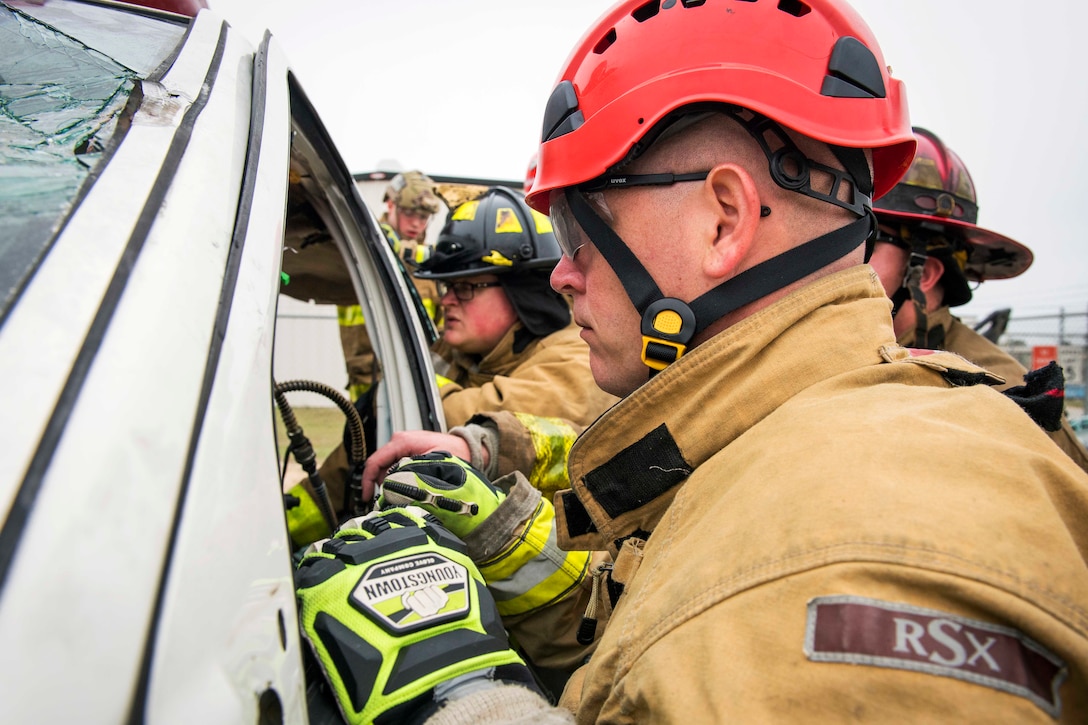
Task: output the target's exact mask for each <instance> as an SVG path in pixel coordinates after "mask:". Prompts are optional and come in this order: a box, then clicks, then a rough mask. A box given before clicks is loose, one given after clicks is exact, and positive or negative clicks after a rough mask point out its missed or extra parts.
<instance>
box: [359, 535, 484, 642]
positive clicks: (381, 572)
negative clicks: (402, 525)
mask: <svg viewBox="0 0 1088 725" xmlns="http://www.w3.org/2000/svg"><path fill="white" fill-rule="evenodd" d="M469 580H470V575H469V572H468V569H467V568H465V567H464V566H463V565H461V564H458V563H457V562H455V561H452V560H450V559H447V558H446V557H445V556H442V555H441V554H435V553H426V554H415V555H411V556H402V557H397V558H394V559H388V560H386V561H383V562H380V563H377V564H373V565H371V566H369V567H368V568H367V570H366V573H364V574H363V577H362V578H361V579H360V580H359V583H358V584H357V585H356V586H355V589H354V590H353V591H352V593H351V601H352V604H353V605H355V607H356V608H358V609H359V610H360V611H362V612H363V613H365V614H366V615H367V616H369V617H370V618H371V619H372V620H374V622H375V623H376V624H378V625H379V626H380V627H382V629H385V630H386V631H387V632H391V633H393V634H404V633H406V632H413V631H415V630H418V629H422V628H424V627H432V626H434V625H436V624H441V623H444V622H452V621H455V620H458V619H462V618H464V617H465V616H466V615H467V614H468V613H469V609H470V604H471V602H470V600H469V597H470V596H471V595H470V594H469V583H470V582H469Z"/></svg>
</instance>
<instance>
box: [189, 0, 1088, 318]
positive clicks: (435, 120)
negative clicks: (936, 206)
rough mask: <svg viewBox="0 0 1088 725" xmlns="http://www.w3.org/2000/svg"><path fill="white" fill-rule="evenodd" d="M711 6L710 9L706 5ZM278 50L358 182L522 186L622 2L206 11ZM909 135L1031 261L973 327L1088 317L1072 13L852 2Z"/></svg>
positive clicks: (986, 296) (267, 1)
mask: <svg viewBox="0 0 1088 725" xmlns="http://www.w3.org/2000/svg"><path fill="white" fill-rule="evenodd" d="M710 1H716V0H710ZM208 2H209V5H211V7H212V9H214V10H216V11H217V12H219V13H220V14H221V15H223V16H224V17H225V18H226V19H227V20H228V21H230V22H231V24H232V25H233V26H234V27H236V28H238V29H240V30H241V31H242V33H243V34H245V35H246V36H247V37H249V38H250V40H252V41H253V42H254V43H256V42H257V41H259V40H260V37H261V35H262V33H263V30H264V28H268V29H270V30H271V31H272V34H273V36H274V37H275V38H276V40H277V41H278V43H279V45H280V46H281V47H282V48H283V50H284V51H285V53H286V55H287V58H288V60H289V61H290V63H291V65H292V67H293V68H294V70H295V72H296V74H297V75H298V77H299V79H300V81H301V82H302V85H303V87H304V88H305V90H306V93H307V95H308V96H309V97H310V100H311V101H312V102H313V104H314V105H315V106H316V108H317V111H318V113H319V114H320V115H321V116H322V119H323V120H324V122H325V125H326V126H327V127H328V129H329V132H330V133H331V134H332V137H333V140H334V141H335V142H336V144H337V146H338V147H339V149H340V151H341V153H342V154H343V155H344V159H345V161H346V162H347V165H348V167H349V168H350V169H352V170H353V171H356V172H361V171H368V170H372V169H376V168H391V167H392V168H398V167H399V168H402V169H411V168H419V169H422V170H423V171H425V172H428V173H433V174H443V175H450V176H471V177H485V178H500V179H521V178H523V177H524V174H525V170H526V166H527V164H528V161H529V158H530V156H531V155H532V153H533V152H534V151H535V146H536V143H537V142H538V139H539V133H540V124H541V120H542V117H543V112H544V104H545V102H546V101H547V98H548V95H549V93H550V91H551V89H552V86H553V85H554V83H555V79H556V76H557V75H558V73H559V71H560V70H561V67H562V65H563V63H564V61H565V60H566V58H567V55H568V54H569V53H570V51H571V50H572V49H573V47H574V45H575V44H576V42H577V41H578V39H579V38H580V37H581V36H582V34H583V33H584V32H585V31H586V30H587V29H588V28H589V27H590V25H591V24H592V23H593V21H594V20H596V18H597V17H599V16H600V15H601V14H602V13H603V12H604V11H605V10H607V9H608V8H609V7H611V6H612V4H613V2H612V0H457V1H456V2H451V1H450V0H396V1H385V0H292V1H291V2H287V1H286V0H208ZM852 3H853V5H854V7H855V8H857V9H858V11H859V12H860V13H861V15H862V16H863V17H864V18H865V19H866V21H867V22H868V23H869V25H870V27H871V28H872V29H873V31H874V33H875V34H876V36H877V38H878V39H879V41H880V43H881V47H882V49H883V51H884V56H885V59H886V60H887V62H888V63H889V64H890V65H891V66H892V69H893V72H894V74H895V75H896V76H897V77H899V78H900V79H902V80H903V81H904V82H905V83H906V86H907V95H908V99H909V102H910V109H911V119H912V123H913V124H914V125H916V126H923V127H925V128H928V129H930V130H931V131H933V132H935V133H936V134H938V135H939V136H940V137H942V138H943V139H944V141H945V142H946V143H947V144H948V146H949V147H950V148H952V149H953V150H954V151H956V152H957V153H958V154H959V155H960V156H961V157H962V158H963V160H964V162H965V163H966V164H967V167H968V169H969V170H970V172H971V175H972V177H973V178H974V181H975V185H976V187H977V189H978V195H979V207H980V213H979V222H980V226H983V227H986V228H989V229H993V230H995V231H998V232H1001V233H1002V234H1005V235H1007V236H1009V237H1012V238H1013V239H1015V240H1017V241H1019V242H1021V243H1023V244H1026V245H1027V246H1028V247H1030V248H1031V249H1032V251H1033V252H1034V253H1035V263H1034V265H1033V266H1032V267H1031V268H1030V269H1029V270H1028V271H1027V272H1025V273H1024V274H1023V275H1022V276H1020V277H1018V278H1016V279H1013V280H995V281H991V282H988V283H985V284H983V285H982V286H981V287H980V288H979V289H978V290H976V291H975V295H974V299H973V300H972V301H971V303H969V304H968V305H966V306H964V307H960V308H957V313H958V314H962V315H965V316H975V317H979V318H980V317H982V316H985V315H986V314H987V313H989V312H990V311H991V310H993V309H995V308H998V307H1012V308H1013V314H1014V316H1023V315H1030V314H1049V313H1056V312H1057V310H1058V308H1059V307H1065V309H1066V311H1067V312H1078V313H1085V312H1088V240H1086V239H1085V234H1084V232H1083V231H1082V222H1081V215H1082V213H1083V210H1085V209H1086V208H1088V143H1086V142H1085V139H1084V134H1085V132H1086V131H1085V118H1086V116H1088V113H1086V112H1088V80H1086V79H1085V74H1084V62H1083V52H1082V46H1083V44H1084V43H1085V41H1084V39H1083V37H1081V34H1082V33H1083V29H1084V28H1085V27H1088V4H1085V3H1083V2H1079V1H1077V0H1045V2H1040V3H1024V2H1019V1H1014V0H852Z"/></svg>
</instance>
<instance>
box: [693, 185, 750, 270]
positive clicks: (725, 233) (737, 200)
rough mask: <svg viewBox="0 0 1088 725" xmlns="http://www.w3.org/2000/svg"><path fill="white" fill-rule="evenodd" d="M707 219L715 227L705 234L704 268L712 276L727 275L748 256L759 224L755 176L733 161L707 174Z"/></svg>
mask: <svg viewBox="0 0 1088 725" xmlns="http://www.w3.org/2000/svg"><path fill="white" fill-rule="evenodd" d="M705 188H706V190H707V194H708V196H707V201H708V203H709V204H710V205H711V207H710V208H711V212H712V213H711V214H710V215H709V216H708V218H707V219H708V223H710V222H713V223H714V224H715V227H714V228H713V229H711V230H709V233H708V234H707V238H708V239H709V240H710V242H711V244H710V248H709V249H708V250H707V253H706V255H705V257H704V259H705V261H704V272H705V273H706V274H707V275H709V276H711V277H716V278H725V277H731V276H733V275H735V274H736V273H737V269H738V267H739V266H740V265H741V264H742V263H743V262H744V261H745V259H746V258H747V257H748V255H749V252H750V251H751V249H752V244H753V242H754V241H755V236H756V230H757V229H758V227H759V220H760V203H759V190H758V189H757V188H756V183H755V180H754V179H752V176H751V175H750V174H749V173H748V172H747V171H746V170H745V169H744V168H743V167H741V166H738V165H737V164H721V165H719V166H715V167H714V168H713V169H711V171H710V173H709V174H708V175H707V180H706V186H705Z"/></svg>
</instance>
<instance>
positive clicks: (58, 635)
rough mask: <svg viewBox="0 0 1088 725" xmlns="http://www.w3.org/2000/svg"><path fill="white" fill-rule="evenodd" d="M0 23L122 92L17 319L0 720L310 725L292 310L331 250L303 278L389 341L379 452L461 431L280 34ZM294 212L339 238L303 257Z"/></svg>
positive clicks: (71, 8)
mask: <svg viewBox="0 0 1088 725" xmlns="http://www.w3.org/2000/svg"><path fill="white" fill-rule="evenodd" d="M0 10H3V11H4V14H3V15H0V33H2V32H4V31H5V28H6V29H9V30H13V32H18V33H21V34H22V35H21V37H26V38H31V39H32V40H34V41H35V42H37V40H38V39H40V41H41V42H40V44H39V45H40V48H54V49H56V51H57V57H58V58H60V59H62V60H68V61H72V62H73V63H74V64H76V65H79V67H89V68H96V69H101V68H105V69H106V72H105V73H104V77H105V78H106V79H107V80H110V81H111V82H114V81H115V82H116V84H115V85H116V86H117V87H118V88H122V89H123V90H122V91H119V92H115V91H111V93H112V95H109V94H107V96H108V97H107V101H108V102H107V103H106V105H105V106H103V108H107V110H109V113H107V114H106V115H108V116H109V119H110V123H111V124H113V126H111V127H110V128H108V129H106V130H104V131H100V132H91V133H89V135H88V136H87V137H86V138H88V139H90V140H91V141H94V142H95V143H99V142H100V144H101V146H100V147H99V146H95V145H93V144H92V145H87V144H85V143H83V142H81V143H80V144H74V146H75V147H78V148H77V149H76V150H77V153H74V154H70V155H69V156H73V155H74V156H76V157H77V161H78V162H79V163H81V164H82V165H83V167H84V168H89V169H90V171H89V172H88V173H87V174H85V175H84V177H85V178H82V177H81V178H80V179H79V180H77V182H75V184H74V185H73V187H72V189H73V193H72V194H71V195H69V196H68V197H66V203H67V206H65V207H63V208H61V209H60V212H59V214H60V217H59V219H60V222H59V223H58V224H57V225H56V227H55V228H50V229H46V230H44V231H41V230H39V231H41V233H40V234H37V236H36V237H35V239H43V240H44V241H42V242H41V243H40V244H38V245H37V246H34V245H28V246H29V247H30V248H31V251H32V252H33V254H31V255H30V257H29V261H28V262H27V263H26V264H25V265H24V267H23V268H22V269H23V270H24V271H23V273H21V274H20V276H18V277H17V278H16V279H15V280H14V282H13V283H12V285H11V291H10V292H8V293H7V294H6V296H5V298H4V300H5V301H4V306H3V308H2V309H0V371H2V372H3V375H0V379H3V380H4V383H3V385H4V400H5V401H7V402H8V403H9V406H8V408H7V410H6V411H5V414H4V416H3V419H2V422H3V433H4V437H5V440H6V441H7V442H8V446H9V447H8V448H7V449H6V452H7V454H8V455H6V456H4V457H0V500H2V501H3V502H4V504H5V508H6V510H7V515H6V517H5V519H4V521H3V527H2V528H0V671H3V672H4V673H5V683H6V687H5V691H6V693H7V694H6V695H5V697H3V698H0V721H3V722H51V721H59V720H62V719H72V718H78V719H79V720H80V721H81V722H97V721H101V722H118V721H121V720H151V721H155V722H167V721H179V722H234V721H239V722H244V721H251V722H252V721H263V722H280V721H286V722H304V721H305V720H306V717H307V715H306V711H305V700H304V692H303V678H302V655H301V645H300V640H299V637H298V633H297V627H296V624H295V622H296V619H295V604H294V595H293V587H292V578H291V574H292V567H291V553H292V552H291V551H290V547H289V542H288V538H287V536H286V530H285V522H284V515H283V508H282V507H283V502H282V496H281V481H280V471H279V467H278V463H279V460H280V457H281V454H282V451H279V450H277V447H276V442H275V430H274V415H275V414H276V413H275V411H274V406H273V401H272V388H273V384H274V380H273V375H272V359H273V351H274V347H275V345H276V344H277V337H276V308H277V302H278V300H279V298H280V295H281V293H282V292H283V291H284V290H290V288H291V285H292V284H294V285H295V287H294V291H296V292H297V291H298V290H300V289H301V290H305V285H304V284H301V283H302V282H304V281H305V276H304V275H302V274H298V269H297V262H298V261H299V260H300V259H304V258H305V259H307V260H308V259H310V255H311V254H314V253H316V252H317V250H321V252H322V254H323V255H324V256H323V259H324V262H323V264H322V265H318V267H319V269H323V270H324V272H322V273H320V274H316V275H315V276H313V277H312V278H311V279H309V281H308V283H307V284H310V285H311V287H312V288H313V290H316V291H317V292H318V295H319V296H320V295H322V294H334V295H335V296H337V297H339V296H342V295H347V296H349V297H351V298H353V300H354V301H356V302H358V303H359V304H361V305H362V306H363V308H364V310H365V312H366V314H367V315H368V325H370V326H371V327H372V330H373V337H374V342H375V349H376V351H377V353H378V355H379V357H380V359H381V360H382V365H383V375H384V378H383V384H382V386H381V394H380V396H379V399H378V408H379V415H378V416H377V424H378V439H379V441H381V440H384V439H385V438H387V437H388V436H389V435H390V434H391V433H392V432H393V431H395V430H399V429H402V428H429V429H440V428H441V427H442V425H443V421H442V416H441V408H440V405H439V401H438V396H437V391H436V389H435V386H434V382H433V377H434V376H433V370H432V369H431V367H430V358H429V355H428V352H427V349H426V337H425V334H424V332H423V330H422V328H421V325H420V323H419V319H418V317H417V315H416V314H415V312H414V310H413V309H412V304H411V300H410V295H409V292H408V289H407V285H406V282H405V280H404V278H403V275H402V274H401V273H400V271H399V269H398V265H397V264H396V260H395V259H394V258H393V256H392V254H391V251H390V250H389V249H388V246H387V245H386V243H385V241H384V239H383V238H382V236H381V233H380V230H379V229H378V227H377V224H376V222H375V220H374V217H373V215H372V214H371V213H370V212H369V211H368V210H367V209H366V208H365V206H364V205H363V204H362V203H361V200H360V199H359V197H358V194H357V192H356V191H355V189H354V185H353V183H352V179H351V176H350V174H349V173H348V172H347V170H346V167H345V165H344V163H343V161H342V159H341V158H340V156H339V154H338V153H337V152H336V150H335V148H334V146H333V145H332V143H331V141H330V140H329V138H328V135H327V133H326V132H325V130H324V128H323V126H322V124H321V122H320V120H319V118H318V117H317V114H316V113H315V111H314V109H313V108H312V106H311V105H310V104H309V102H308V101H307V99H306V97H305V94H304V93H303V92H302V90H301V88H300V87H299V85H298V83H297V82H296V80H295V79H294V78H293V77H292V75H291V73H290V70H289V68H288V65H287V62H286V60H285V59H284V58H283V57H282V55H281V54H280V53H279V52H278V51H277V50H276V48H275V43H274V42H273V41H272V40H271V39H269V38H265V39H264V42H263V43H262V44H261V46H260V48H258V49H256V50H255V49H254V48H252V47H251V46H250V44H249V43H248V42H247V41H246V40H245V39H243V38H241V37H240V36H239V35H238V34H237V33H236V32H234V31H233V30H232V29H231V28H230V27H229V25H227V24H226V23H225V22H224V21H223V20H222V19H221V18H218V17H216V16H215V15H214V14H213V13H210V12H207V11H202V12H201V13H200V15H198V16H197V18H196V19H195V20H194V21H192V22H191V23H190V22H185V21H183V19H179V18H175V17H167V16H164V15H162V14H160V13H155V12H152V11H146V12H131V11H124V10H122V9H120V7H119V6H117V5H116V4H105V3H104V4H102V5H99V4H96V3H88V2H80V3H73V2H64V1H63V0H47V1H46V2H45V3H44V4H43V3H40V2H5V3H4V5H3V7H2V8H0ZM5 23H7V24H6V25H5ZM153 37H154V38H158V40H157V41H155V42H151V41H150V40H149V39H151V38H153ZM145 44H148V45H153V46H154V47H155V48H156V49H157V51H158V53H159V56H160V57H158V58H157V61H156V62H154V63H152V62H150V61H149V60H147V58H155V57H156V56H155V54H153V53H151V54H148V55H147V58H145V59H144V60H143V64H142V65H141V64H140V63H138V62H137V61H138V60H140V59H138V58H137V59H135V60H134V59H133V58H132V49H133V48H134V47H137V46H143V45H145ZM3 47H4V48H10V47H12V46H11V45H10V44H8V45H4V46H3ZM34 47H35V48H37V47H38V46H34ZM4 52H6V51H4V50H0V55H3V53H4ZM42 52H45V51H42ZM111 54H114V55H118V56H120V55H122V54H127V55H126V56H125V58H124V60H123V61H122V60H118V58H115V57H112V55H111ZM137 66H138V67H137ZM59 72H61V73H62V74H65V73H69V70H62V71H59ZM95 72H96V73H97V72H98V71H97V70H96V71H95ZM99 75H102V74H101V73H99ZM91 76H94V73H92V74H91ZM7 77H8V76H5V78H7ZM94 77H96V78H98V76H94ZM59 80H61V81H64V82H63V83H60V84H59V85H60V86H63V87H64V88H65V89H67V90H69V91H70V90H71V89H72V88H73V87H77V86H78V87H81V88H82V87H83V85H85V84H84V83H83V81H84V80H86V79H83V80H78V79H77V80H76V81H72V79H70V78H68V77H67V76H64V77H63V78H60V79H59ZM99 80H101V78H99ZM70 81H72V82H70ZM96 82H97V81H96ZM81 84H82V85H81ZM97 87H98V86H96V88H97ZM53 90H54V89H52V88H51V89H50V92H52V91H53ZM96 92H97V91H96ZM46 95H48V94H46ZM100 95H101V94H100ZM97 97H98V96H95V98H97ZM110 104H114V105H110ZM115 106H116V107H115ZM29 117H30V114H28V118H29ZM35 118H36V116H35ZM54 137H56V134H54ZM81 138H83V137H81ZM45 147H47V146H43V145H39V146H38V147H36V148H45ZM92 157H93V158H92ZM70 160H71V159H70V158H68V157H67V156H66V157H65V159H64V163H65V164H67V163H68V162H69V161H70ZM14 167H15V168H22V167H18V166H17V165H16V166H14ZM11 188H12V187H3V189H4V190H5V191H6V192H10V191H11ZM20 188H21V187H20ZM46 196H48V194H47V195H46ZM0 201H10V196H9V197H3V194H2V193H0ZM18 203H23V201H21V200H17V202H16V204H18ZM300 204H305V205H308V206H309V207H310V208H312V209H314V210H315V214H314V215H313V216H312V217H310V218H311V222H312V223H313V224H314V225H315V228H319V230H320V233H321V234H323V235H325V236H327V238H328V240H329V245H328V246H326V247H322V246H321V245H318V244H309V245H306V247H305V249H301V247H302V245H301V243H300V244H298V245H296V246H298V247H300V248H299V249H295V248H293V247H292V243H293V241H297V240H301V239H302V237H300V236H299V235H298V234H296V230H295V229H294V227H295V225H296V224H297V223H298V219H297V217H295V216H294V215H293V214H292V213H291V212H292V210H294V209H297V208H298V207H299V205H300ZM27 216H28V217H33V216H34V215H27ZM33 223H37V222H36V220H35V219H31V221H30V222H28V224H31V225H32V224H33ZM312 231H313V230H306V233H307V234H308V233H309V232H312ZM15 246H17V247H18V248H17V249H16V251H20V250H22V246H18V245H15ZM285 250H287V251H285ZM9 251H10V250H9ZM329 252H332V253H333V254H330V253H329ZM285 256H286V257H289V258H290V260H291V261H290V262H285V259H284V258H285ZM337 258H338V259H339V262H338V263H332V262H330V261H329V260H335V259H337ZM284 273H286V276H285V275H284ZM58 683H62V684H58Z"/></svg>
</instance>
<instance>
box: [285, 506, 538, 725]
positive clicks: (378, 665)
mask: <svg viewBox="0 0 1088 725" xmlns="http://www.w3.org/2000/svg"><path fill="white" fill-rule="evenodd" d="M295 585H296V587H297V595H298V601H299V620H300V623H301V626H302V632H303V636H304V637H305V639H306V640H307V642H308V643H309V645H310V647H311V648H312V650H313V652H314V655H315V657H316V659H317V661H318V662H319V663H320V666H321V669H322V670H323V672H324V673H325V676H326V679H327V680H328V681H329V684H330V686H331V687H332V689H333V691H334V692H335V694H336V700H337V704H338V705H339V706H340V710H341V712H342V714H343V715H344V718H345V720H346V721H347V722H349V723H353V724H354V723H370V722H373V721H374V720H375V718H378V717H382V716H384V718H383V719H385V720H388V721H390V722H392V721H396V722H402V721H403V722H422V721H423V720H424V719H426V718H427V717H429V716H430V714H432V713H433V712H434V711H436V710H437V709H438V708H439V707H441V706H442V705H443V704H445V703H446V702H448V701H449V700H451V699H456V698H457V697H458V696H459V695H460V694H461V693H465V692H474V691H479V689H481V688H487V687H494V686H498V685H501V684H519V685H524V686H526V687H529V688H530V689H534V686H533V685H532V676H531V675H530V673H529V670H528V668H526V666H525V664H524V662H523V661H522V660H521V658H520V657H518V655H517V654H516V653H515V652H514V651H513V650H511V649H510V646H509V643H508V641H507V638H506V632H505V631H504V629H503V626H502V622H501V620H500V619H499V613H498V610H497V608H496V606H495V602H494V600H493V599H492V596H491V594H490V593H489V592H488V591H487V588H486V587H485V586H484V583H483V578H482V576H481V575H480V573H479V571H478V570H477V568H476V566H475V565H474V564H473V563H472V561H471V560H470V559H469V558H468V556H467V555H466V554H465V553H464V544H463V543H462V542H461V541H460V540H459V539H457V538H456V537H455V536H453V535H452V534H451V533H450V532H449V531H447V530H446V529H445V528H443V527H442V526H441V525H440V524H439V523H438V522H437V521H436V520H435V519H434V518H433V517H431V516H429V515H427V514H426V512H424V511H422V510H421V509H419V508H415V507H408V508H398V509H389V510H387V511H380V512H373V513H370V514H368V515H367V516H364V517H362V518H357V519H352V520H350V521H348V522H346V523H345V524H344V525H343V526H342V527H341V528H340V531H339V532H337V534H336V535H335V536H334V537H333V538H332V539H325V540H323V541H321V542H318V543H316V544H314V545H313V546H311V547H310V549H309V550H308V551H307V553H306V555H305V556H304V557H303V559H302V562H301V563H300V564H299V568H298V571H297V572H296V574H295ZM454 678H457V680H456V682H451V680H453V679H454Z"/></svg>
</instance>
